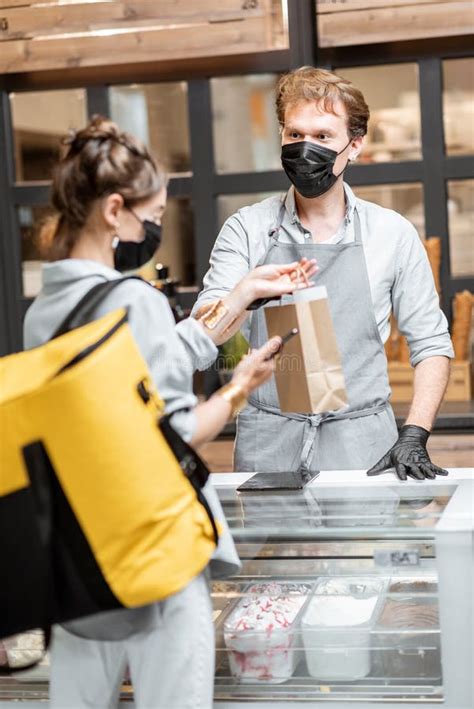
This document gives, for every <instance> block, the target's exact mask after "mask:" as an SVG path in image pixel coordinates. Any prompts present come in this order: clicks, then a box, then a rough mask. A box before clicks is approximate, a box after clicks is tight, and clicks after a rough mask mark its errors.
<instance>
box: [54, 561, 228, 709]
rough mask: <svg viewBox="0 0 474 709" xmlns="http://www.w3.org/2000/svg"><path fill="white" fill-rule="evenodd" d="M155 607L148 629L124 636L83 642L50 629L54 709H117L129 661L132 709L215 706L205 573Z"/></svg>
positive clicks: (80, 639)
mask: <svg viewBox="0 0 474 709" xmlns="http://www.w3.org/2000/svg"><path fill="white" fill-rule="evenodd" d="M155 605H156V609H157V614H158V621H157V622H154V623H153V627H152V629H150V630H149V631H147V630H145V631H142V632H140V633H136V634H135V635H132V636H131V637H129V638H127V639H126V640H120V641H102V640H87V639H84V638H79V637H77V636H75V635H72V634H71V633H68V632H67V631H66V630H64V628H60V627H55V628H54V633H53V642H52V651H51V681H50V706H51V707H52V709H83V708H86V707H87V708H92V707H93V708H94V709H111V708H112V707H117V705H118V699H119V692H120V687H121V684H122V680H123V676H124V672H125V669H126V667H127V665H128V667H129V670H130V676H131V680H132V684H133V688H134V696H135V707H137V709H210V708H211V707H212V696H213V680H214V628H213V623H212V607H211V600H210V597H209V590H208V587H207V581H206V579H205V577H204V575H201V576H198V577H197V578H196V579H194V580H193V581H191V583H189V584H188V586H186V588H184V589H183V590H182V591H180V592H179V593H176V594H175V595H173V596H170V598H168V599H166V600H165V601H162V602H160V603H157V604H155ZM155 620H156V619H155Z"/></svg>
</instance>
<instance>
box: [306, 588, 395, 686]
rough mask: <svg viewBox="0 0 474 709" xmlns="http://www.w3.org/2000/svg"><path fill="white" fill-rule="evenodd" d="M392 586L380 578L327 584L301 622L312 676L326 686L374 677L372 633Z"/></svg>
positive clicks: (317, 594)
mask: <svg viewBox="0 0 474 709" xmlns="http://www.w3.org/2000/svg"><path fill="white" fill-rule="evenodd" d="M386 587H387V582H386V581H384V580H382V579H374V578H355V577H340V578H332V579H331V578H330V579H321V580H320V581H318V583H317V584H316V586H315V589H314V593H313V595H312V597H311V599H310V600H309V602H308V604H307V606H306V608H305V611H304V614H303V616H302V618H301V629H302V635H303V645H304V648H305V653H306V663H307V665H308V672H309V674H310V675H311V676H312V677H315V678H317V679H320V680H358V679H362V678H363V677H366V676H367V675H368V674H369V673H370V661H371V656H370V645H371V637H370V633H371V630H372V629H373V628H374V626H375V624H376V622H377V619H378V617H379V614H380V611H381V608H382V604H383V600H384V598H385V591H386Z"/></svg>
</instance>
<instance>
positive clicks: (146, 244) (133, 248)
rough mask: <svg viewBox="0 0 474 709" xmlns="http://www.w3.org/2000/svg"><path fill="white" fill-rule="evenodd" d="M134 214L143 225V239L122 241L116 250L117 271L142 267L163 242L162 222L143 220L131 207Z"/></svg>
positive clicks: (115, 262)
mask: <svg viewBox="0 0 474 709" xmlns="http://www.w3.org/2000/svg"><path fill="white" fill-rule="evenodd" d="M130 211H131V213H132V214H133V216H134V217H135V218H136V219H138V221H139V222H140V224H141V225H142V226H143V231H144V234H145V235H144V237H143V240H142V241H120V240H119V242H118V244H117V246H116V247H115V251H114V265H115V268H116V269H117V271H134V270H136V269H137V268H141V267H142V266H143V265H144V264H145V263H147V261H149V260H150V259H151V258H152V256H153V255H154V253H155V252H156V251H157V249H158V248H159V246H160V244H161V238H162V233H163V232H162V228H161V224H156V223H155V222H152V221H150V220H149V219H144V220H141V219H140V217H139V216H138V215H137V214H135V212H134V211H133V209H130Z"/></svg>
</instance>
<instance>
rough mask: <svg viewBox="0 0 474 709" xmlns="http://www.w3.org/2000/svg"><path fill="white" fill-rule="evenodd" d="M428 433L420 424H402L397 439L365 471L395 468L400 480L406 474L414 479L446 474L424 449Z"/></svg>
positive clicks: (374, 472) (404, 477)
mask: <svg viewBox="0 0 474 709" xmlns="http://www.w3.org/2000/svg"><path fill="white" fill-rule="evenodd" d="M429 435H430V434H429V431H427V430H426V429H424V428H421V426H412V425H408V426H402V429H401V431H400V435H399V437H398V441H397V442H396V443H395V445H394V446H392V448H390V450H389V451H388V452H387V453H386V454H385V455H384V456H383V458H381V459H380V460H379V462H378V463H376V464H375V465H374V466H372V468H370V469H369V470H368V471H367V475H380V474H381V473H385V472H386V471H387V470H389V469H390V468H395V472H396V473H397V475H398V477H399V478H400V480H406V479H407V476H410V477H411V478H414V479H415V480H424V479H425V478H429V479H430V480H434V478H435V477H436V476H437V475H448V471H447V470H444V468H439V467H438V466H437V465H435V464H434V463H432V462H431V460H430V457H429V455H428V451H427V450H426V443H427V441H428V438H429Z"/></svg>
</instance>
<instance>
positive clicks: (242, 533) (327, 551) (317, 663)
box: [212, 484, 456, 701]
mask: <svg viewBox="0 0 474 709" xmlns="http://www.w3.org/2000/svg"><path fill="white" fill-rule="evenodd" d="M455 489H456V488H455V486H452V485H449V484H447V485H440V486H436V487H434V486H432V487H431V486H429V485H427V486H426V487H423V489H422V490H421V489H420V488H419V486H416V485H408V486H404V487H403V488H402V489H401V488H400V487H399V486H393V487H390V486H384V487H382V488H375V487H374V488H370V489H368V488H367V487H364V488H361V487H355V486H354V487H351V486H350V485H349V486H347V487H344V488H343V489H341V488H333V487H318V485H317V484H316V485H314V484H313V485H312V486H310V487H308V488H306V489H305V490H304V491H301V492H292V493H289V492H283V491H281V492H278V491H268V492H265V493H262V492H245V493H244V492H242V493H240V494H239V493H238V492H236V491H235V490H233V489H227V488H222V489H221V490H220V497H221V500H222V502H223V505H224V509H225V513H226V518H227V520H228V522H229V525H230V527H231V530H232V533H233V535H234V538H236V540H237V541H238V549H239V554H240V556H241V559H242V561H243V569H242V572H241V574H240V575H239V577H238V578H236V579H232V580H230V581H225V582H215V583H214V584H213V586H212V588H213V594H212V597H213V607H214V619H215V623H216V641H217V654H216V657H217V660H216V698H218V699H219V698H220V699H223V700H224V699H231V698H234V699H236V698H238V699H242V700H255V701H256V700H258V699H260V700H261V699H265V700H266V701H269V700H275V701H276V700H278V699H283V698H291V699H293V700H298V701H308V700H310V699H314V700H315V699H317V700H318V701H324V700H325V699H327V700H333V701H334V700H339V701H344V700H345V699H355V698H357V699H359V700H361V699H367V700H369V699H372V700H375V699H380V700H389V699H392V700H395V699H402V698H403V699H404V700H405V701H409V700H410V699H413V700H415V699H416V701H423V700H424V701H428V700H433V699H435V700H439V699H441V698H442V696H443V671H442V662H441V632H440V619H439V597H438V573H439V570H438V568H437V563H436V551H435V546H434V544H433V530H434V528H435V527H436V525H437V524H438V522H439V520H440V519H441V517H442V515H443V513H444V512H445V510H446V507H447V505H448V503H449V502H450V500H451V497H452V495H453V493H454V492H455ZM303 540H305V541H303Z"/></svg>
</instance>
